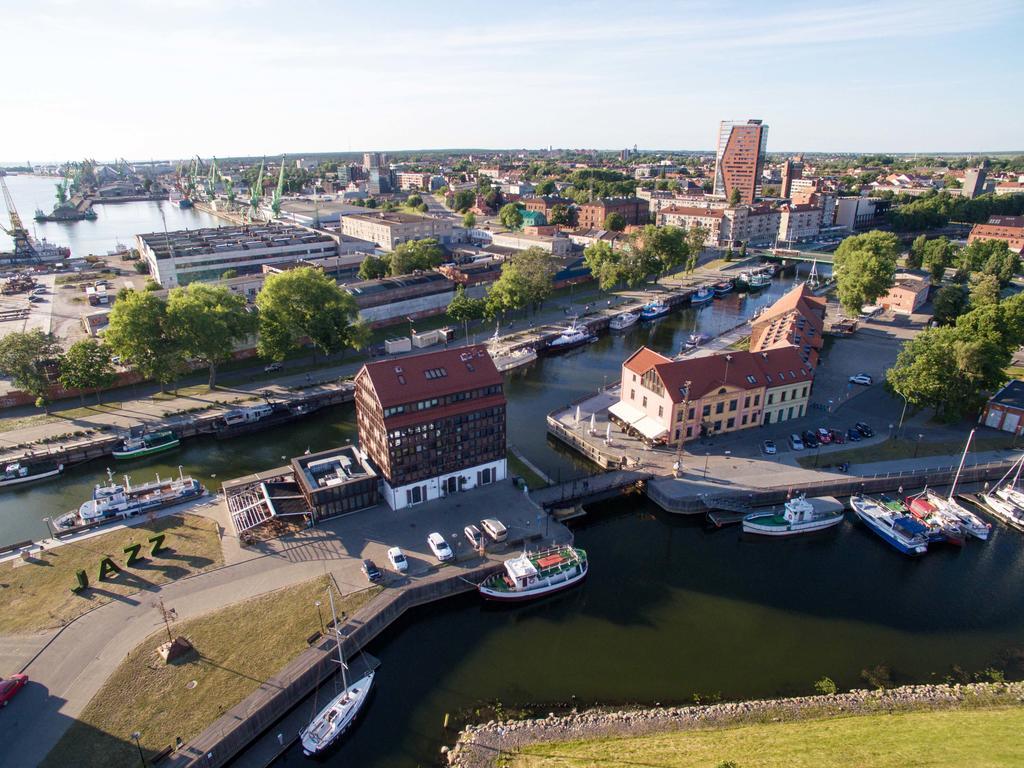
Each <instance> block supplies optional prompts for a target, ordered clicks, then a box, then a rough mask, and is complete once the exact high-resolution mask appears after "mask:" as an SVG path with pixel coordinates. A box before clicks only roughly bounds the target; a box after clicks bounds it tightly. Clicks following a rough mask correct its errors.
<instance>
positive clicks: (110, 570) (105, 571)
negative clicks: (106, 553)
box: [100, 557, 121, 581]
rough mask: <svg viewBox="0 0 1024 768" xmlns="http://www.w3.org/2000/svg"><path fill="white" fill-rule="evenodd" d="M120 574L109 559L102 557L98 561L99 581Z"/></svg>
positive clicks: (115, 565) (119, 570) (116, 566)
mask: <svg viewBox="0 0 1024 768" xmlns="http://www.w3.org/2000/svg"><path fill="white" fill-rule="evenodd" d="M120 572H121V569H120V567H118V565H117V563H115V562H114V561H113V560H112V559H111V558H109V557H104V558H103V559H102V560H100V581H104V580H105V579H106V578H107V577H108V576H110V575H112V574H115V573H120Z"/></svg>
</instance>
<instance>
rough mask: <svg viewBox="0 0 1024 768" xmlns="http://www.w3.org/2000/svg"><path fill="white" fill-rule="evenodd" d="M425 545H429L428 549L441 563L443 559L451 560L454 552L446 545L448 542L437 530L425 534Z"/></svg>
mask: <svg viewBox="0 0 1024 768" xmlns="http://www.w3.org/2000/svg"><path fill="white" fill-rule="evenodd" d="M427 546H428V547H430V551H431V552H433V553H434V557H436V558H437V559H438V560H439V561H440V562H442V563H443V562H444V561H445V560H451V559H452V558H453V557H455V553H454V552H452V548H451V547H449V546H448V542H447V541H445V540H444V536H442V535H441V534H440V533H438V532H437V531H434V532H433V533H431V534H428V535H427Z"/></svg>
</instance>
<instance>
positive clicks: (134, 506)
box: [55, 467, 206, 528]
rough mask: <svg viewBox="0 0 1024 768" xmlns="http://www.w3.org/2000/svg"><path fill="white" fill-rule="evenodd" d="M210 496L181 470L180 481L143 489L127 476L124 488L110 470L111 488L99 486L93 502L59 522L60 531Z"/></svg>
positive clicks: (155, 482)
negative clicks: (204, 495) (206, 495)
mask: <svg viewBox="0 0 1024 768" xmlns="http://www.w3.org/2000/svg"><path fill="white" fill-rule="evenodd" d="M204 493H206V489H205V488H203V486H202V485H201V484H200V482H199V481H198V480H195V479H193V478H191V477H188V476H187V475H185V474H184V473H183V472H182V469H181V467H178V477H176V478H170V479H167V480H161V479H160V475H157V476H156V480H153V481H151V482H148V483H143V484H142V485H132V483H131V478H130V477H129V476H128V475H125V476H124V484H123V485H122V484H120V483H115V482H114V473H113V472H111V471H110V470H109V469H108V470H107V484H106V485H100V484H99V483H97V484H96V488H95V489H94V490H93V492H92V498H91V499H89V500H88V501H86V502H85V503H83V504H82V505H81V506H80V507H79V508H78V511H76V512H69V513H67V514H66V515H62V516H61V517H59V518H57V520H56V521H55V525H56V526H57V528H73V527H75V526H78V525H87V524H89V523H95V522H99V521H102V520H113V519H115V518H118V517H121V518H126V517H133V516H135V515H140V514H143V513H145V512H150V511H152V510H156V509H162V508H164V507H171V506H174V505H175V504H182V503H184V502H186V501H189V500H191V499H196V498H199V497H200V496H202V495H203V494H204Z"/></svg>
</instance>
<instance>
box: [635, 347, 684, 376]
mask: <svg viewBox="0 0 1024 768" xmlns="http://www.w3.org/2000/svg"><path fill="white" fill-rule="evenodd" d="M670 362H672V358H670V357H665V356H664V355H660V354H658V353H657V352H655V351H654V350H653V349H648V348H647V347H640V349H638V350H637V351H636V352H634V353H633V354H632V355H630V356H629V357H627V358H626V361H625V362H624V363H623V365H624V366H626V367H627V368H628V369H629V370H631V371H632V372H633V373H639V374H641V375H642V374H645V373H647V372H648V371H649V370H651V368H653V367H654V366H656V365H658V364H660V363H670Z"/></svg>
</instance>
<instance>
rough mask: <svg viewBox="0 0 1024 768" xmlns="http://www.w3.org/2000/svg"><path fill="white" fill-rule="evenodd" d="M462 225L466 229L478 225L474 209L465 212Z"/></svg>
mask: <svg viewBox="0 0 1024 768" xmlns="http://www.w3.org/2000/svg"><path fill="white" fill-rule="evenodd" d="M462 226H464V227H465V228H466V229H472V228H473V227H474V226H476V214H474V213H473V212H472V211H466V213H465V214H463V216H462Z"/></svg>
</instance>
